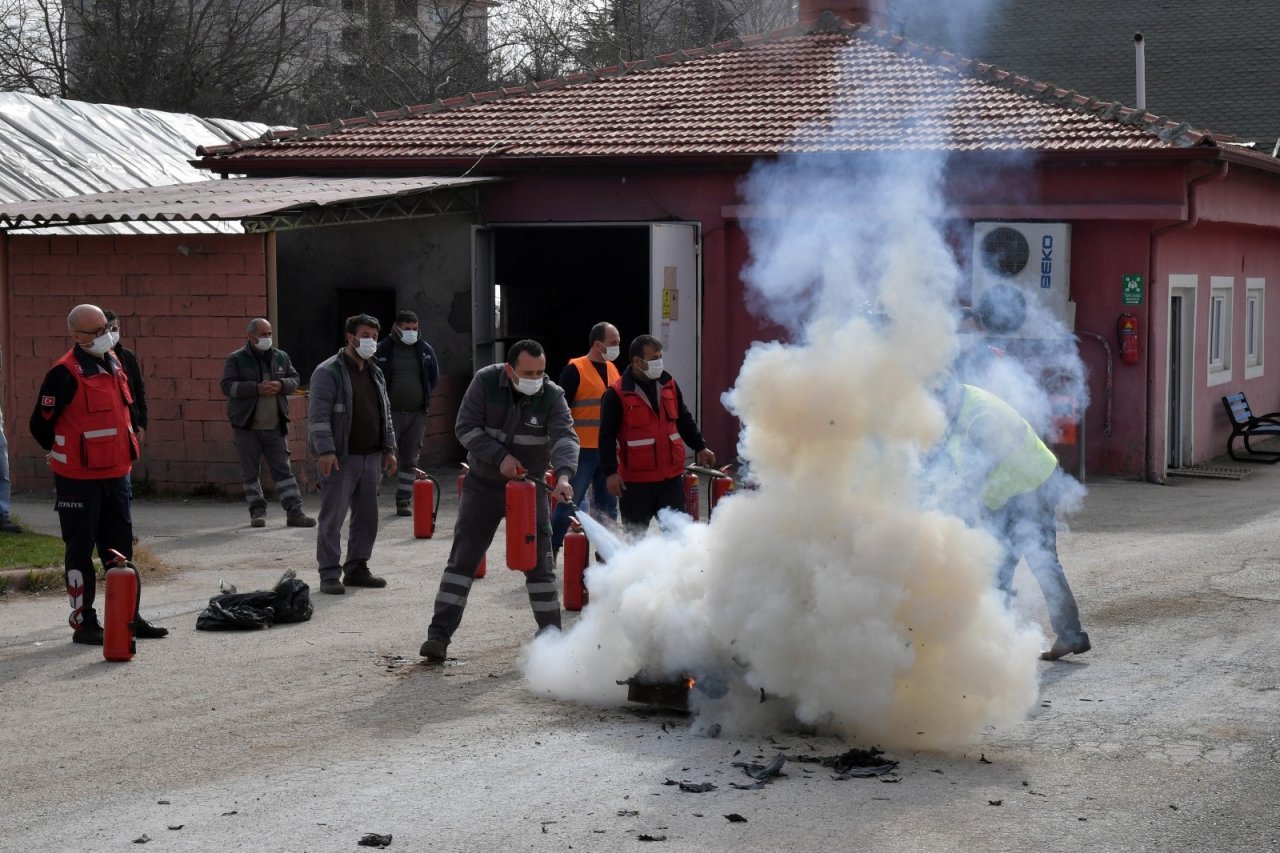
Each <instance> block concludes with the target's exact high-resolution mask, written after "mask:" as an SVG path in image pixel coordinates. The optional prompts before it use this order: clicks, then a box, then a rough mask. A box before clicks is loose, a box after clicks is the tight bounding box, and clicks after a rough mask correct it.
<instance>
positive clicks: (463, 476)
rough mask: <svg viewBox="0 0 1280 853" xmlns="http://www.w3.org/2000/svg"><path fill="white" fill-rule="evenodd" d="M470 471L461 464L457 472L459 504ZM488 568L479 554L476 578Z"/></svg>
mask: <svg viewBox="0 0 1280 853" xmlns="http://www.w3.org/2000/svg"><path fill="white" fill-rule="evenodd" d="M470 470H471V466H470V465H468V464H467V463H465V462H463V463H462V470H461V471H460V472H458V502H459V503H461V502H462V485H463V483H465V482H467V472H468V471H470ZM488 567H489V558H488V556H486V555H484V554H481V555H480V565H478V566H476V577H478V578H482V577H484V574H485V571H486V570H487V569H488Z"/></svg>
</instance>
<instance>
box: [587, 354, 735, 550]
mask: <svg viewBox="0 0 1280 853" xmlns="http://www.w3.org/2000/svg"><path fill="white" fill-rule="evenodd" d="M629 353H630V356H631V365H630V367H629V368H628V369H627V371H626V373H624V374H623V375H622V376H621V377H619V379H618V380H617V381H616V382H614V383H613V384H612V385H610V386H609V390H607V391H605V392H604V399H603V400H602V401H601V406H600V468H601V470H603V471H604V472H605V474H606V475H607V477H608V479H607V480H606V482H607V483H608V487H609V493H610V494H613V495H616V496H617V497H618V498H619V510H620V512H621V515H622V522H623V524H626V525H627V526H628V527H631V528H632V529H634V530H637V531H640V532H643V531H644V530H646V529H648V527H649V522H650V521H652V520H653V517H654V516H655V515H657V514H658V510H660V509H674V510H683V509H684V506H685V503H684V483H683V478H684V466H685V458H684V456H685V453H684V449H685V445H688V446H689V447H690V448H691V449H692V450H693V451H694V453H696V454H697V459H698V464H699V465H705V466H707V467H711V466H713V465H715V464H716V455H715V453H713V452H712V451H711V448H709V447H707V443H706V441H704V440H703V438H702V432H701V431H700V430H699V429H698V425H697V424H696V423H695V422H694V420H693V415H692V414H690V412H689V409H688V407H687V406H685V404H684V396H683V395H682V394H681V393H680V388H679V387H678V386H677V385H676V380H675V379H674V378H673V377H672V376H671V374H670V373H667V372H666V371H665V370H663V369H662V341H660V340H658V339H657V338H655V337H653V336H652V335H640V336H639V337H638V338H636V339H635V340H633V341H632V342H631V347H630V350H629Z"/></svg>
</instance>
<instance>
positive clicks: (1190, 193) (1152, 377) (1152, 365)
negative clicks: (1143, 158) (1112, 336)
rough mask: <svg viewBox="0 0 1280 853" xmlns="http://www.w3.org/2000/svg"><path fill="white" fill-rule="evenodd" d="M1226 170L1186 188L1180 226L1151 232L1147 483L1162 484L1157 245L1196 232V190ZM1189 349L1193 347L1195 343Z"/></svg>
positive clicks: (1224, 168) (1220, 168) (1221, 164)
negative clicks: (1158, 419)
mask: <svg viewBox="0 0 1280 853" xmlns="http://www.w3.org/2000/svg"><path fill="white" fill-rule="evenodd" d="M1229 168H1230V164H1228V163H1227V162H1226V161H1225V160H1224V161H1221V162H1219V163H1218V168H1217V169H1216V170H1215V171H1213V172H1210V173H1209V174H1207V175H1200V176H1199V177H1196V178H1192V179H1191V180H1190V181H1188V182H1187V187H1186V197H1187V218H1186V219H1184V220H1182V221H1181V222H1175V223H1173V224H1172V225H1166V226H1164V227H1163V228H1156V229H1155V230H1153V231H1152V232H1151V240H1150V250H1149V251H1150V256H1149V257H1148V259H1147V320H1148V322H1147V442H1146V450H1145V460H1144V467H1145V468H1146V476H1147V482H1149V483H1156V484H1161V483H1163V482H1164V480H1163V478H1161V477H1160V475H1159V474H1158V473H1157V472H1156V451H1155V435H1156V407H1155V400H1156V360H1155V359H1154V358H1153V357H1152V352H1153V351H1154V347H1153V346H1152V342H1153V339H1154V338H1155V332H1156V330H1155V324H1154V323H1152V322H1150V320H1151V315H1152V314H1153V313H1154V312H1155V298H1156V285H1157V281H1156V264H1157V262H1158V261H1159V258H1160V249H1159V241H1160V238H1161V237H1164V236H1165V235H1167V234H1172V233H1173V232H1174V231H1186V230H1188V229H1191V228H1195V227H1196V225H1197V224H1199V222H1200V208H1199V205H1198V204H1197V203H1196V202H1197V194H1196V190H1198V189H1199V188H1200V185H1201V184H1205V183H1208V182H1209V181H1220V180H1222V179H1223V178H1225V177H1226V176H1227V170H1228V169H1229ZM1192 345H1193V346H1194V341H1193V342H1192Z"/></svg>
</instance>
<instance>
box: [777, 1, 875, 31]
mask: <svg viewBox="0 0 1280 853" xmlns="http://www.w3.org/2000/svg"><path fill="white" fill-rule="evenodd" d="M888 6H889V0H800V2H799V7H798V9H797V14H796V18H797V20H800V21H815V20H817V19H818V16H819V15H821V14H822V13H823V12H826V11H830V12H832V13H834V14H836V15H838V16H839V17H841V18H844V19H845V20H846V21H848V22H849V23H851V24H870V25H871V26H873V27H880V28H881V29H887V28H888V27H889V24H890V19H889V11H888Z"/></svg>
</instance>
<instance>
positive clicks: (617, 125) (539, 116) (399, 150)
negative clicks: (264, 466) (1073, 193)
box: [199, 13, 1213, 171]
mask: <svg viewBox="0 0 1280 853" xmlns="http://www.w3.org/2000/svg"><path fill="white" fill-rule="evenodd" d="M1212 142H1213V139H1212V138H1211V137H1210V135H1209V134H1208V133H1207V132H1205V131H1200V130H1196V129H1194V128H1191V127H1189V126H1188V125H1186V124H1179V123H1177V122H1173V121H1170V120H1168V119H1166V118H1164V117H1162V116H1155V115H1152V114H1150V113H1145V112H1142V111H1139V110H1134V109H1130V108H1126V107H1123V106H1121V105H1120V104H1116V103H1108V102H1102V101H1099V100H1097V99H1096V98H1089V97H1086V96H1084V95H1080V94H1078V93H1076V92H1072V91H1066V90H1062V89H1058V88H1055V87H1054V86H1053V85H1051V84H1047V83H1041V82H1036V81H1033V80H1029V79H1027V78H1025V77H1020V76H1018V75H1015V74H1013V73H1010V72H1008V71H1005V70H1003V69H1000V68H997V67H995V66H992V65H987V64H984V63H981V62H978V61H976V60H968V59H963V58H961V57H958V56H956V55H954V54H951V53H947V52H945V51H941V50H938V49H934V48H929V47H922V46H920V45H916V44H913V43H911V42H908V41H906V40H904V39H902V38H899V37H896V36H893V35H890V34H888V33H885V32H883V31H880V30H875V29H872V28H870V27H866V26H855V25H852V24H849V23H847V22H845V21H843V20H841V19H839V18H836V17H835V16H833V15H831V14H830V13H826V14H824V16H823V17H822V18H820V19H819V20H818V21H817V22H810V23H808V24H800V25H797V26H795V27H792V28H790V29H787V30H781V31H778V32H775V33H770V34H768V35H762V36H751V37H747V38H743V39H735V40H734V41H731V42H725V43H723V44H718V45H714V46H711V47H707V48H699V49H697V50H690V51H682V52H680V53H675V54H670V55H667V56H660V57H656V58H654V59H650V60H645V61H641V62H633V63H628V64H625V65H621V66H616V67H612V68H604V69H599V70H595V71H589V72H583V73H580V74H575V75H569V76H566V77H562V78H558V79H555V80H550V81H547V82H544V83H536V84H532V85H530V86H521V87H516V88H511V89H501V90H497V91H493V92H484V93H478V94H471V95H466V96H464V97H461V98H453V99H450V100H446V101H437V102H435V103H432V104H427V105H423V106H417V107H406V108H403V109H400V110H392V111H389V112H380V113H370V114H369V115H368V116H365V117H361V118H355V119H347V120H343V121H338V122H333V123H331V124H324V125H311V126H308V127H304V128H300V129H298V130H290V131H284V132H274V133H271V134H268V136H267V137H265V138H264V139H263V140H262V141H259V142H253V143H248V144H243V143H242V144H233V145H227V146H215V147H207V148H204V149H201V150H200V152H199V153H200V154H202V155H206V156H208V157H209V158H210V160H214V161H221V160H230V161H235V162H236V164H237V169H236V170H237V171H239V170H240V167H247V169H248V170H252V169H253V168H254V167H253V166H251V165H250V162H254V163H256V165H258V166H259V167H262V168H270V161H272V160H279V159H282V158H287V159H288V160H290V161H292V162H303V163H307V164H315V165H316V166H320V165H321V161H329V162H331V161H335V160H337V161H344V162H346V163H347V164H348V165H349V164H350V161H353V160H356V161H359V162H360V163H361V164H362V165H365V166H368V165H372V164H373V163H376V162H377V161H386V160H389V159H395V160H397V161H400V162H404V161H412V160H416V159H420V158H421V159H423V160H424V161H430V160H437V159H440V158H446V159H464V158H477V159H479V158H484V159H485V162H486V164H493V161H495V160H510V159H512V158H515V159H523V158H548V157H554V158H574V159H577V158H591V159H600V158H604V159H608V158H628V159H632V158H636V157H662V158H673V157H674V158H679V157H690V156H717V155H718V156H726V157H731V156H749V157H755V156H762V155H772V154H778V153H782V152H788V151H808V152H837V151H840V152H844V151H884V150H923V149H948V150H954V151H992V150H1009V151H1071V150H1082V151H1083V150H1103V151H1114V150H1135V149H1136V150H1142V149H1170V148H1184V147H1189V146H1193V145H1199V144H1207V143H1212ZM246 161H248V162H246ZM206 162H207V164H208V165H211V166H213V167H214V168H219V166H218V165H217V164H216V163H213V162H208V161H206ZM227 165H230V164H229V163H228V164H227Z"/></svg>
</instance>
